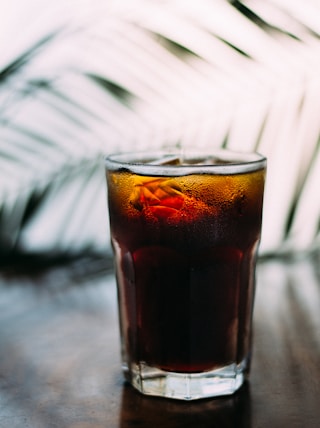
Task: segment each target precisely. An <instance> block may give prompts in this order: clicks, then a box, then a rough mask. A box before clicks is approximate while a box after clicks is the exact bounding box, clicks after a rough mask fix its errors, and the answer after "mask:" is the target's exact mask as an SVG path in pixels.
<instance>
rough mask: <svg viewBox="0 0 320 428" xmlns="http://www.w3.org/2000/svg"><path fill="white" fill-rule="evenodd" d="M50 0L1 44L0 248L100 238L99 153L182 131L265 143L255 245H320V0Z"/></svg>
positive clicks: (98, 241) (157, 142)
mask: <svg viewBox="0 0 320 428" xmlns="http://www.w3.org/2000/svg"><path fill="white" fill-rule="evenodd" d="M89 3H90V4H89ZM50 7H51V8H52V9H50V13H49V12H48V11H45V8H44V9H43V16H44V17H47V18H46V19H48V17H49V19H48V22H49V21H50V20H51V21H52V22H51V25H49V27H48V30H45V29H44V28H45V26H44V25H42V26H39V31H38V33H37V34H38V37H37V38H35V37H31V36H30V41H29V42H28V41H25V40H23V43H22V44H21V46H24V48H21V49H16V50H15V52H17V55H16V56H15V57H14V58H12V57H10V55H8V58H10V59H8V60H7V61H3V60H1V58H0V103H1V104H0V109H1V118H0V137H1V139H0V171H1V181H0V253H2V254H9V253H11V252H14V251H16V252H19V251H22V252H53V253H59V252H79V251H88V250H90V249H91V250H92V249H95V250H98V251H105V250H106V249H108V237H107V208H106V201H105V199H106V198H105V194H104V192H105V190H104V189H105V186H104V177H103V162H102V161H101V159H102V157H103V155H105V154H107V153H110V152H113V151H123V150H131V149H136V148H140V149H143V148H150V149H151V148H156V147H161V146H164V145H168V144H175V143H176V142H177V141H179V142H180V144H182V145H183V146H192V147H194V146H195V144H196V145H197V146H199V147H218V146H226V147H230V148H235V149H239V150H258V151H261V152H262V153H264V154H265V155H266V156H267V157H268V158H269V171H268V185H267V191H266V201H265V207H266V208H265V212H264V235H263V240H262V251H263V252H265V253H270V252H271V253H274V252H276V253H279V252H283V251H289V252H292V251H298V250H305V249H310V248H318V247H319V218H320V205H319V202H318V201H319V198H317V197H316V196H315V195H316V194H317V193H316V191H317V182H318V180H319V174H320V172H319V171H320V168H319V162H320V152H319V131H320V118H319V111H320V105H319V104H320V101H319V100H320V78H319V71H320V60H319V50H320V40H319V34H320V23H319V22H320V21H319V20H317V19H316V17H317V16H319V13H320V5H317V4H316V3H315V2H311V1H307V2H304V1H302V0H293V1H291V2H288V1H285V0H243V1H237V0H235V1H227V0H200V1H198V2H194V1H193V0H184V1H182V0H174V1H161V0H153V1H150V0H148V1H147V0H131V1H128V0H121V1H111V0H110V1H108V2H106V4H105V5H103V6H102V5H100V3H99V2H98V1H97V2H94V1H93V2H89V1H83V2H82V6H81V7H82V8H83V9H82V10H81V11H80V12H79V10H78V11H77V13H73V12H74V11H72V10H71V9H68V8H67V7H66V5H65V3H64V2H61V3H59V2H58V3H55V6H53V5H51V6H50ZM53 7H54V8H55V9H54V12H55V13H54V14H52V11H53ZM62 11H64V12H66V13H61V12H62ZM81 12H82V13H81ZM30 13H31V12H30ZM38 16H41V15H39V11H38ZM52 17H53V18H54V19H53V18H52ZM26 20H27V16H26ZM39 22H40V20H39V21H38V24H39ZM40 27H41V28H40ZM27 34H28V32H27ZM20 37H22V36H20ZM17 38H19V35H17ZM20 41H22V39H21V40H20ZM17 43H18V41H17Z"/></svg>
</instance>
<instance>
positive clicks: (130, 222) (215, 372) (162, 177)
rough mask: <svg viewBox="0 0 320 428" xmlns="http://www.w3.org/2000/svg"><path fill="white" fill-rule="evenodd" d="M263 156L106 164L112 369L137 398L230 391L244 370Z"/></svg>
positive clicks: (144, 156)
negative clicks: (114, 336) (114, 319)
mask: <svg viewBox="0 0 320 428" xmlns="http://www.w3.org/2000/svg"><path fill="white" fill-rule="evenodd" d="M265 172H266V159H265V158H264V157H263V156H261V155H259V154H257V153H237V152H232V151H228V150H220V151H215V152H206V153H204V152H183V153H179V152H178V153H174V152H154V153H152V152H144V153H142V152H140V153H139V152H136V153H125V154H118V155H111V156H109V157H108V158H107V159H106V174H107V183H108V204H109V214H110V226H111V240H112V246H113V251H114V255H115V270H116V277H117V287H118V299H119V318H120V331H121V341H122V359H123V370H124V373H125V376H126V378H127V379H128V380H129V382H130V383H131V384H132V385H133V386H134V387H135V388H136V389H138V390H139V391H140V392H142V393H143V394H149V395H154V396H162V397H170V398H176V399H183V400H193V399H200V398H205V397H212V396H219V395H227V394H232V393H234V392H235V391H236V390H238V389H239V388H240V386H241V385H242V384H243V382H244V380H245V378H246V376H247V375H248V372H249V367H250V356H251V342H252V340H251V339H252V311H253V302H254V290H255V265H256V257H257V250H258V245H259V241H260V233H261V219H262V205H263V192H264V182H265Z"/></svg>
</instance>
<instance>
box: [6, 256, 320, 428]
mask: <svg viewBox="0 0 320 428" xmlns="http://www.w3.org/2000/svg"><path fill="white" fill-rule="evenodd" d="M90 263H91V262H88V261H81V260H80V261H77V262H76V263H72V264H71V266H69V265H68V266H65V265H61V266H55V267H50V268H46V269H42V270H36V271H35V270H34V271H33V272H24V271H18V272H17V271H15V270H14V269H13V270H12V269H11V270H10V269H9V270H6V271H4V272H3V273H2V274H1V275H0V427H1V428H7V427H8V428H16V427H17V428H23V427H26V428H27V427H28V428H51V427H59V428H64V427H71V428H87V427H93V428H100V427H106V428H130V427H139V428H147V427H148V428H150V427H151V428H152V427H168V428H176V427H190V428H191V427H195V428H202V427H203V428H205V427H210V428H215V427H219V428H221V427H222V428H224V427H226V428H229V427H232V428H235V427H238V428H242V427H245V428H264V427H266V428H270V427H272V428H277V427H279V428H280V427H281V428H286V427H290V428H294V427H299V428H309V427H310V428H315V427H317V426H319V421H320V399H319V397H320V281H319V268H318V266H319V260H318V259H317V257H314V258H313V259H312V260H311V259H310V258H309V259H300V260H296V261H295V262H283V261H279V260H268V261H263V262H260V263H259V265H258V270H257V294H256V305H255V314H254V326H255V335H254V338H255V340H254V355H253V364H252V371H251V376H250V382H248V383H247V384H246V385H245V386H244V387H243V388H242V389H241V390H240V391H239V392H238V393H237V394H235V395H234V396H231V397H225V398H218V399H209V400H202V401H196V402H191V403H190V402H187V403H185V402H180V401H174V400H166V399H158V398H150V397H144V396H142V395H140V394H139V393H137V392H135V391H134V390H133V389H132V388H131V387H130V386H128V385H127V384H125V383H124V382H123V378H122V374H121V370H120V358H119V354H120V351H119V332H118V322H117V304H116V287H115V280H114V276H113V273H112V272H107V271H106V270H104V269H92V268H91V269H87V266H88V265H89V264H90Z"/></svg>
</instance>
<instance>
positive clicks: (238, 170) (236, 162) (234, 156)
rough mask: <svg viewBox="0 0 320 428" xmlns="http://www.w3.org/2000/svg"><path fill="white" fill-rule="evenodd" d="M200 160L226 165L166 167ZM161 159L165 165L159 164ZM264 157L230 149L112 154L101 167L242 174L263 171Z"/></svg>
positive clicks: (142, 172) (165, 172) (163, 172)
mask: <svg viewBox="0 0 320 428" xmlns="http://www.w3.org/2000/svg"><path fill="white" fill-rule="evenodd" d="M181 157H183V158H184V159H192V158H202V157H205V158H206V159H211V161H212V160H214V159H216V160H218V161H219V160H220V161H222V162H227V163H209V162H205V161H204V162H203V163H189V164H188V163H184V164H170V160H171V161H172V160H174V159H181ZM159 159H162V160H163V161H164V162H165V161H167V163H159ZM266 164H267V158H266V157H265V156H264V155H262V154H260V153H258V152H255V151H250V152H248V151H247V152H245V151H235V150H231V149H224V148H222V149H212V150H208V149H206V150H201V149H199V150H198V149H197V150H190V149H183V150H181V151H180V150H179V149H176V150H166V149H161V150H150V151H148V150H140V151H129V152H121V153H113V154H110V155H108V156H106V158H105V167H106V169H107V170H110V171H116V170H118V171H119V170H121V171H128V172H132V173H135V174H139V175H153V176H162V175H164V176H168V175H170V176H183V175H191V174H216V175H230V174H244V173H247V172H254V171H258V170H261V169H264V168H265V167H266Z"/></svg>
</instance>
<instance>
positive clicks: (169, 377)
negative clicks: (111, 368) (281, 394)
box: [124, 361, 247, 400]
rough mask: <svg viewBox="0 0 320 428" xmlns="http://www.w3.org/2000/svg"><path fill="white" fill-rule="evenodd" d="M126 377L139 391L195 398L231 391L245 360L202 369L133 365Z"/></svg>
mask: <svg viewBox="0 0 320 428" xmlns="http://www.w3.org/2000/svg"><path fill="white" fill-rule="evenodd" d="M124 371H125V376H126V379H127V380H128V381H129V382H130V383H131V384H132V386H133V387H134V388H136V389H137V390H138V391H140V392H141V393H142V394H145V395H151V396H156V397H166V398H173V399H178V400H199V399H201V398H209V397H218V396H222V395H231V394H233V393H235V392H236V391H237V390H238V389H239V388H240V387H241V385H242V384H243V383H244V381H245V379H246V377H247V362H246V361H243V362H242V363H240V364H230V365H228V366H225V367H222V368H219V369H216V370H212V371H208V372H202V373H176V372H168V371H164V370H160V369H157V368H153V367H149V366H147V365H146V364H143V363H141V364H140V365H133V367H131V370H127V369H124Z"/></svg>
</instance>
